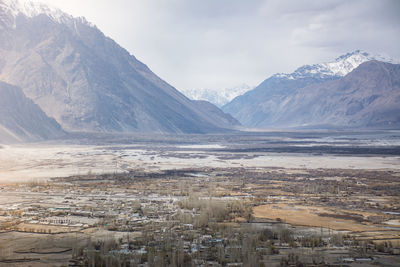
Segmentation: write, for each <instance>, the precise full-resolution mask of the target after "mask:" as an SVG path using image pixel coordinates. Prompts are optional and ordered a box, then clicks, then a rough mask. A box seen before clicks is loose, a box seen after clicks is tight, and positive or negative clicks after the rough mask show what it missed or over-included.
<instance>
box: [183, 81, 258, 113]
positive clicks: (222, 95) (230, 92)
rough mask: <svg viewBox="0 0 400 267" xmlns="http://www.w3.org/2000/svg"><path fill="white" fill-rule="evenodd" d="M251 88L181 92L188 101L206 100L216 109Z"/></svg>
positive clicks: (198, 89) (188, 90)
mask: <svg viewBox="0 0 400 267" xmlns="http://www.w3.org/2000/svg"><path fill="white" fill-rule="evenodd" d="M253 88H254V86H249V85H247V84H242V85H239V86H235V87H231V88H224V89H210V88H194V89H193V88H192V89H186V90H182V91H181V92H182V93H183V94H184V95H186V96H187V97H189V98H190V99H193V100H207V101H209V102H211V103H213V104H214V105H216V106H218V107H222V106H223V105H225V104H227V103H228V102H230V101H231V100H232V99H234V98H235V97H237V96H239V95H242V94H244V93H245V92H247V91H249V90H251V89H253Z"/></svg>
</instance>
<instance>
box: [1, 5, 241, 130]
mask: <svg viewBox="0 0 400 267" xmlns="http://www.w3.org/2000/svg"><path fill="white" fill-rule="evenodd" d="M0 80H3V81H5V82H8V83H10V84H13V85H17V86H19V87H21V88H22V89H23V90H24V93H25V95H26V96H27V97H29V98H31V99H32V100H33V101H34V102H35V103H37V104H38V105H39V106H40V107H41V108H42V109H43V110H44V111H45V112H46V114H47V115H48V116H50V117H53V118H55V119H56V120H57V121H58V123H60V124H61V125H62V127H63V128H64V129H66V130H69V131H103V132H152V133H153V132H157V133H204V132H215V131H223V130H225V129H227V128H232V127H235V126H236V124H235V125H232V124H227V123H226V122H228V121H234V120H232V118H231V117H230V115H227V114H224V113H223V112H220V113H218V114H217V113H212V114H210V113H208V112H207V110H201V109H199V108H198V105H197V104H196V103H195V102H193V101H191V100H190V99H188V98H187V97H185V96H184V95H183V94H181V93H180V92H178V91H177V90H176V89H175V88H173V87H172V86H170V85H169V84H168V83H166V82H165V81H163V80H162V79H160V78H159V77H158V76H156V75H155V74H154V73H153V72H152V71H151V70H150V69H149V68H148V67H147V66H146V65H144V64H143V63H141V62H140V61H138V60H137V59H136V58H135V57H134V56H133V55H130V54H129V53H128V52H127V51H126V50H125V49H123V48H122V47H120V46H119V45H118V44H117V43H116V42H114V41H113V40H112V39H110V38H108V37H106V36H104V34H103V33H102V32H101V31H100V30H99V29H97V28H96V26H94V25H92V24H90V23H89V22H87V21H86V20H85V19H84V18H74V17H72V16H70V15H68V14H66V13H63V12H62V11H60V10H58V9H53V8H50V7H48V6H46V5H42V4H36V3H33V2H31V1H21V0H0ZM236 123H237V122H236Z"/></svg>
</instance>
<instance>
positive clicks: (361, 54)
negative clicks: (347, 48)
mask: <svg viewBox="0 0 400 267" xmlns="http://www.w3.org/2000/svg"><path fill="white" fill-rule="evenodd" d="M371 60H378V61H382V62H388V63H394V64H398V63H399V62H398V61H396V60H394V59H392V58H389V57H385V56H382V55H371V54H369V53H368V52H365V51H363V50H356V51H354V52H351V53H347V54H345V55H342V56H340V57H338V58H336V59H335V61H332V62H327V63H321V64H314V65H305V66H302V67H300V68H298V69H297V70H296V71H295V72H293V73H290V74H285V73H277V74H275V75H274V77H277V78H287V79H290V80H293V79H299V78H306V77H320V78H326V77H329V76H331V77H343V76H345V75H347V74H348V73H350V72H351V71H353V70H354V69H355V68H357V67H358V66H359V65H360V64H362V63H364V62H367V61H371Z"/></svg>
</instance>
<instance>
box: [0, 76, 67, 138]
mask: <svg viewBox="0 0 400 267" xmlns="http://www.w3.org/2000/svg"><path fill="white" fill-rule="evenodd" d="M64 134H65V132H64V131H63V130H62V129H61V127H60V125H59V124H58V123H57V122H56V121H55V120H54V119H52V118H49V117H47V116H46V114H45V113H44V112H43V111H42V110H41V109H40V108H39V106H38V105H36V104H34V103H33V102H32V100H30V99H28V98H27V97H26V96H25V95H24V94H23V92H22V90H21V89H20V88H18V87H15V86H12V85H9V84H7V83H4V82H0V143H9V142H20V141H38V140H44V139H49V138H55V137H59V136H62V135H64Z"/></svg>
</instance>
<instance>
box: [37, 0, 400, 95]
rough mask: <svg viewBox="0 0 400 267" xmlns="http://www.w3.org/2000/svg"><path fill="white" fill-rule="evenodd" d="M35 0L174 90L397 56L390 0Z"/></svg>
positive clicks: (398, 36) (397, 11) (395, 11)
mask: <svg viewBox="0 0 400 267" xmlns="http://www.w3.org/2000/svg"><path fill="white" fill-rule="evenodd" d="M35 1H36V0H35ZM38 2H43V3H48V4H50V5H52V6H55V7H58V8H60V9H61V10H63V11H65V12H67V13H69V14H71V15H73V16H84V17H85V18H86V19H87V20H88V21H90V22H92V23H94V24H95V25H96V26H97V27H98V28H99V29H100V30H101V31H102V32H103V33H104V34H105V35H107V36H109V37H111V38H112V39H114V40H115V41H116V42H117V43H119V44H120V45H121V46H122V47H124V48H125V49H127V50H128V51H129V52H130V53H131V54H133V55H134V56H135V57H136V58H137V59H139V60H140V61H142V62H143V63H145V64H146V65H147V66H149V67H150V69H152V71H153V72H154V73H156V74H157V75H158V76H160V77H161V78H162V79H164V80H165V81H167V82H168V83H170V84H171V85H173V86H174V87H176V88H177V89H190V88H210V89H216V90H218V89H219V88H230V87H235V86H238V85H241V84H244V83H245V84H249V85H252V86H256V85H258V84H259V83H261V82H262V81H263V80H265V79H266V78H268V77H269V76H271V75H272V74H275V73H278V72H283V73H290V72H292V71H294V70H295V69H296V68H297V67H300V66H302V65H305V64H314V63H321V62H327V61H332V60H333V59H335V58H336V57H338V56H340V55H342V54H345V53H347V52H351V51H354V50H357V49H362V50H365V51H367V52H370V53H372V54H381V55H384V56H389V57H392V58H394V59H396V60H398V59H400V1H398V0H352V1H348V0H324V1H314V0H296V1H294V0H293V1H286V0H201V1H199V0H112V1H110V0H38Z"/></svg>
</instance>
